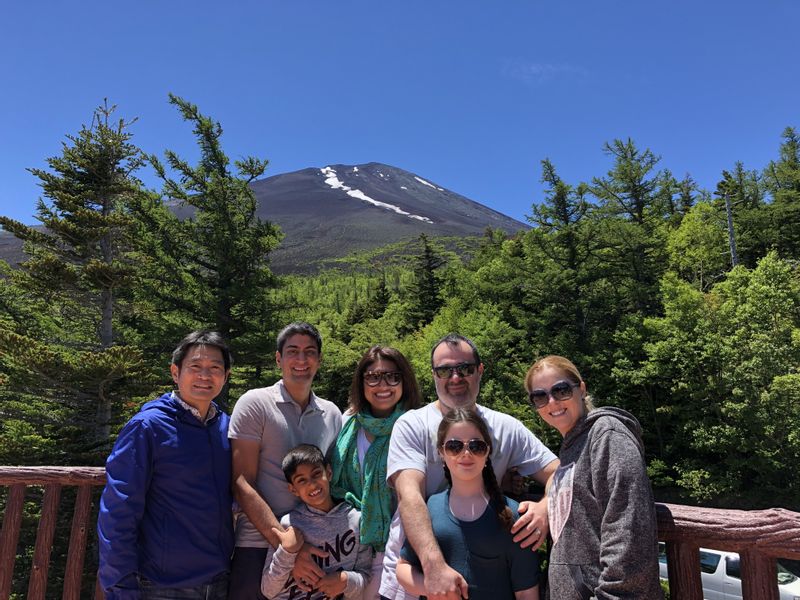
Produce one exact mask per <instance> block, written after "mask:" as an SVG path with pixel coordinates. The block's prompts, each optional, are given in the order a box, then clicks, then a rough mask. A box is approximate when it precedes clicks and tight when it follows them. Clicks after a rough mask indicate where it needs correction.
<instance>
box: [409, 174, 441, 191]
mask: <svg viewBox="0 0 800 600" xmlns="http://www.w3.org/2000/svg"><path fill="white" fill-rule="evenodd" d="M414 179H416V180H417V181H419V182H420V183H421V184H422V185H427V186H428V187H432V188H433V189H436V186H435V185H433V184H432V183H430V182H428V181H425V180H424V179H422V177H417V176H416V175H414Z"/></svg>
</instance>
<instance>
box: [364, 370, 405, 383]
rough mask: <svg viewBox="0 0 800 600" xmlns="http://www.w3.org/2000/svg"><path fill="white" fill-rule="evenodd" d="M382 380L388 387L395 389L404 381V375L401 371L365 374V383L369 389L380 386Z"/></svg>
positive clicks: (368, 372) (369, 372)
mask: <svg viewBox="0 0 800 600" xmlns="http://www.w3.org/2000/svg"><path fill="white" fill-rule="evenodd" d="M381 380H383V381H385V382H386V385H390V386H392V387H394V386H396V385H400V382H401V381H403V374H402V373H400V371H367V372H366V373H364V383H366V384H367V385H368V386H369V387H375V386H376V385H380V383H381Z"/></svg>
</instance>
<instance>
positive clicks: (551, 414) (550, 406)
mask: <svg viewBox="0 0 800 600" xmlns="http://www.w3.org/2000/svg"><path fill="white" fill-rule="evenodd" d="M563 381H566V382H568V383H570V384H575V383H576V382H575V381H573V378H572V377H569V376H567V375H566V374H564V373H562V372H561V371H559V370H557V369H553V368H552V367H545V368H543V369H542V370H541V371H539V372H538V373H536V375H534V376H533V378H532V379H531V389H530V390H529V391H533V390H542V391H544V392H545V393H546V394H547V404H545V405H544V406H543V407H542V408H537V409H536V412H538V413H539V416H540V417H542V419H544V420H545V422H546V423H547V424H548V425H550V426H551V427H555V428H556V429H558V431H559V432H560V433H561V435H562V436H564V435H567V433H568V432H569V430H570V429H572V428H573V427H574V426H575V423H577V422H578V419H580V418H581V417H582V416H583V413H584V412H585V410H586V409H585V408H584V405H583V397H584V396H585V395H586V384H584V383H583V382H581V384H580V385H575V387H573V388H572V395H570V396H569V397H567V398H565V399H563V400H556V399H555V398H553V392H552V388H553V386H554V385H556V384H557V383H560V382H563ZM556 395H557V394H556Z"/></svg>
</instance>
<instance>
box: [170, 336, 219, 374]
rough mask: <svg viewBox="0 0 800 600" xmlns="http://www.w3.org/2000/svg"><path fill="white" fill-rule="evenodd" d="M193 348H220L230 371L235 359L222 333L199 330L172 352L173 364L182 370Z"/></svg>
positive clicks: (183, 340)
mask: <svg viewBox="0 0 800 600" xmlns="http://www.w3.org/2000/svg"><path fill="white" fill-rule="evenodd" d="M192 346H212V347H214V348H219V351H220V352H222V360H223V361H224V362H225V370H226V371H228V370H230V368H231V365H232V364H233V357H232V356H231V350H230V348H228V343H227V342H226V341H225V338H223V337H222V335H221V334H220V333H218V332H216V331H209V330H207V329H198V330H197V331H193V332H192V333H190V334H189V335H187V336H186V337H185V338H183V339H182V340H181V341H180V343H179V344H178V347H177V348H175V350H173V351H172V364H173V365H175V366H176V367H178V368H179V369H180V368H181V366H182V365H183V359H184V358H186V354H187V353H188V352H189V348H191V347H192Z"/></svg>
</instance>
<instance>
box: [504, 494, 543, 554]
mask: <svg viewBox="0 0 800 600" xmlns="http://www.w3.org/2000/svg"><path fill="white" fill-rule="evenodd" d="M519 514H520V517H519V519H517V520H516V522H515V523H514V525H512V527H511V534H512V535H513V536H514V541H515V542H516V543H518V544H519V545H520V546H522V547H523V548H527V547H528V546H530V548H531V550H536V549H538V548H539V546H541V545H542V543H544V540H545V539H546V538H547V532H548V530H549V525H548V521H547V499H544V500H540V501H539V502H530V501H525V502H520V504H519Z"/></svg>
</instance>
